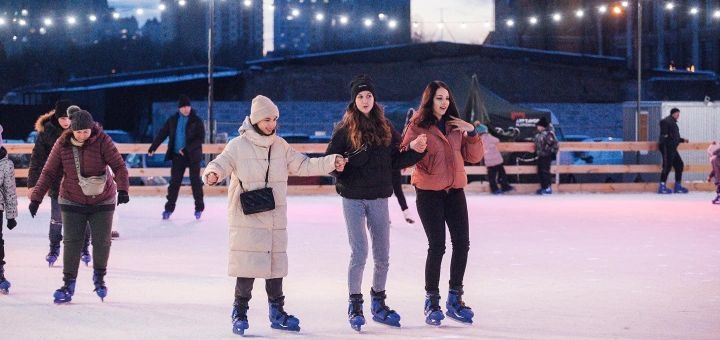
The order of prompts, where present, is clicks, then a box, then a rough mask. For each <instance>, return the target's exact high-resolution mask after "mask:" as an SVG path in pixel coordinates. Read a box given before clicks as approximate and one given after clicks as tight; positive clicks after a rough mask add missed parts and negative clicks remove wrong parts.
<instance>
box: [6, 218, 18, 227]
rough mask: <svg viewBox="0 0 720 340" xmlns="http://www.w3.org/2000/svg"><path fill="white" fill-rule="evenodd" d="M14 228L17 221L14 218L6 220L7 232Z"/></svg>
mask: <svg viewBox="0 0 720 340" xmlns="http://www.w3.org/2000/svg"><path fill="white" fill-rule="evenodd" d="M16 226H17V221H15V219H14V218H11V219H9V220H8V224H7V227H8V229H9V230H12V229H13V228H15V227H16Z"/></svg>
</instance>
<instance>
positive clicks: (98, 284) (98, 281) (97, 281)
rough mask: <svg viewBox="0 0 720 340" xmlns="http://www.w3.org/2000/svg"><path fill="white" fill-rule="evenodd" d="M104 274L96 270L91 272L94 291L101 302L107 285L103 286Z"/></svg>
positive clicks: (103, 299) (105, 294)
mask: <svg viewBox="0 0 720 340" xmlns="http://www.w3.org/2000/svg"><path fill="white" fill-rule="evenodd" d="M104 276H105V275H104V274H100V273H98V272H97V271H96V272H95V273H94V274H93V284H94V285H95V290H94V292H95V294H97V296H98V297H99V298H100V301H102V302H105V297H106V296H107V287H106V286H105V280H103V278H104Z"/></svg>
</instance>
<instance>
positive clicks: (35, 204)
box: [28, 201, 40, 218]
mask: <svg viewBox="0 0 720 340" xmlns="http://www.w3.org/2000/svg"><path fill="white" fill-rule="evenodd" d="M38 208H40V202H38V201H30V207H28V209H30V216H32V217H33V218H34V217H35V214H37V211H38Z"/></svg>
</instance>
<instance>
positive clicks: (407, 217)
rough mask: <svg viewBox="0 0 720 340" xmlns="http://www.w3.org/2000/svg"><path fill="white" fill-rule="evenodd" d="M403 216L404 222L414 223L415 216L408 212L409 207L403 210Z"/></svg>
mask: <svg viewBox="0 0 720 340" xmlns="http://www.w3.org/2000/svg"><path fill="white" fill-rule="evenodd" d="M403 217H405V222H407V223H409V224H413V223H415V218H414V217H413V216H412V214H411V213H410V209H405V210H403Z"/></svg>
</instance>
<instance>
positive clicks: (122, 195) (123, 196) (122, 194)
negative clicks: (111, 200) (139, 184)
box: [117, 190, 130, 205]
mask: <svg viewBox="0 0 720 340" xmlns="http://www.w3.org/2000/svg"><path fill="white" fill-rule="evenodd" d="M127 202H130V195H128V192H127V191H125V190H118V198H117V205H120V204H123V203H127Z"/></svg>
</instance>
